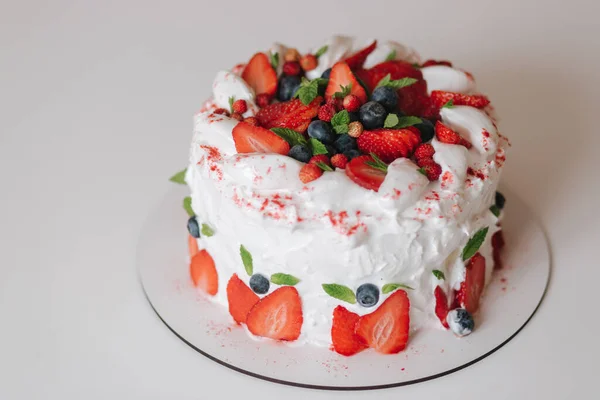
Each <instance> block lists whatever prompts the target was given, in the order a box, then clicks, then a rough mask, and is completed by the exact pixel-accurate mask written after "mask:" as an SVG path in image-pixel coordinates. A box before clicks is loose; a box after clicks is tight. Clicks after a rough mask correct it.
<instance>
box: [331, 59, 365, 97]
mask: <svg viewBox="0 0 600 400" xmlns="http://www.w3.org/2000/svg"><path fill="white" fill-rule="evenodd" d="M348 85H351V87H350V94H353V95H355V96H356V97H358V99H359V100H360V103H361V104H364V103H366V102H367V92H365V89H364V88H363V87H362V86H361V85H360V83H358V80H357V79H356V77H355V76H354V74H353V73H352V71H351V70H350V67H349V66H348V64H346V63H345V62H339V63H337V64H335V65H334V66H333V68H332V69H331V74H330V75H329V83H328V84H327V89H326V90H325V98H326V99H327V100H329V99H331V98H332V97H333V95H334V94H335V93H336V92H341V91H342V87H346V86H348Z"/></svg>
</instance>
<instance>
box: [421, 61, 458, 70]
mask: <svg viewBox="0 0 600 400" xmlns="http://www.w3.org/2000/svg"><path fill="white" fill-rule="evenodd" d="M433 65H445V66H446V67H451V66H452V63H451V62H450V61H445V60H427V61H425V62H424V63H423V65H421V67H422V68H425V67H431V66H433Z"/></svg>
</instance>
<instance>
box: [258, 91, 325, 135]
mask: <svg viewBox="0 0 600 400" xmlns="http://www.w3.org/2000/svg"><path fill="white" fill-rule="evenodd" d="M322 101H323V98H322V97H320V96H317V98H316V99H314V100H313V101H312V102H311V103H310V104H308V105H304V104H302V102H301V101H300V99H294V100H290V101H285V102H283V103H274V104H270V105H267V106H266V107H263V108H261V109H260V110H259V111H258V113H257V114H256V118H257V119H258V122H260V125H261V126H263V127H265V128H267V129H271V128H289V129H293V130H295V131H296V132H300V133H302V132H304V131H306V129H308V125H309V124H310V121H311V120H312V119H313V118H314V117H316V116H317V114H318V113H319V106H320V105H321V102H322Z"/></svg>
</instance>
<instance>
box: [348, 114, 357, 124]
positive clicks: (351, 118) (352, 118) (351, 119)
mask: <svg viewBox="0 0 600 400" xmlns="http://www.w3.org/2000/svg"><path fill="white" fill-rule="evenodd" d="M348 115H349V116H350V122H354V121H358V120H359V119H360V118H359V117H358V113H357V112H349V113H348Z"/></svg>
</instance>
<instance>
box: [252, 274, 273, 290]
mask: <svg viewBox="0 0 600 400" xmlns="http://www.w3.org/2000/svg"><path fill="white" fill-rule="evenodd" d="M269 285H270V284H269V280H268V279H267V278H266V277H265V276H264V275H261V274H254V275H252V276H251V277H250V288H251V289H252V290H254V293H256V294H265V293H267V292H268V291H269Z"/></svg>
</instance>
